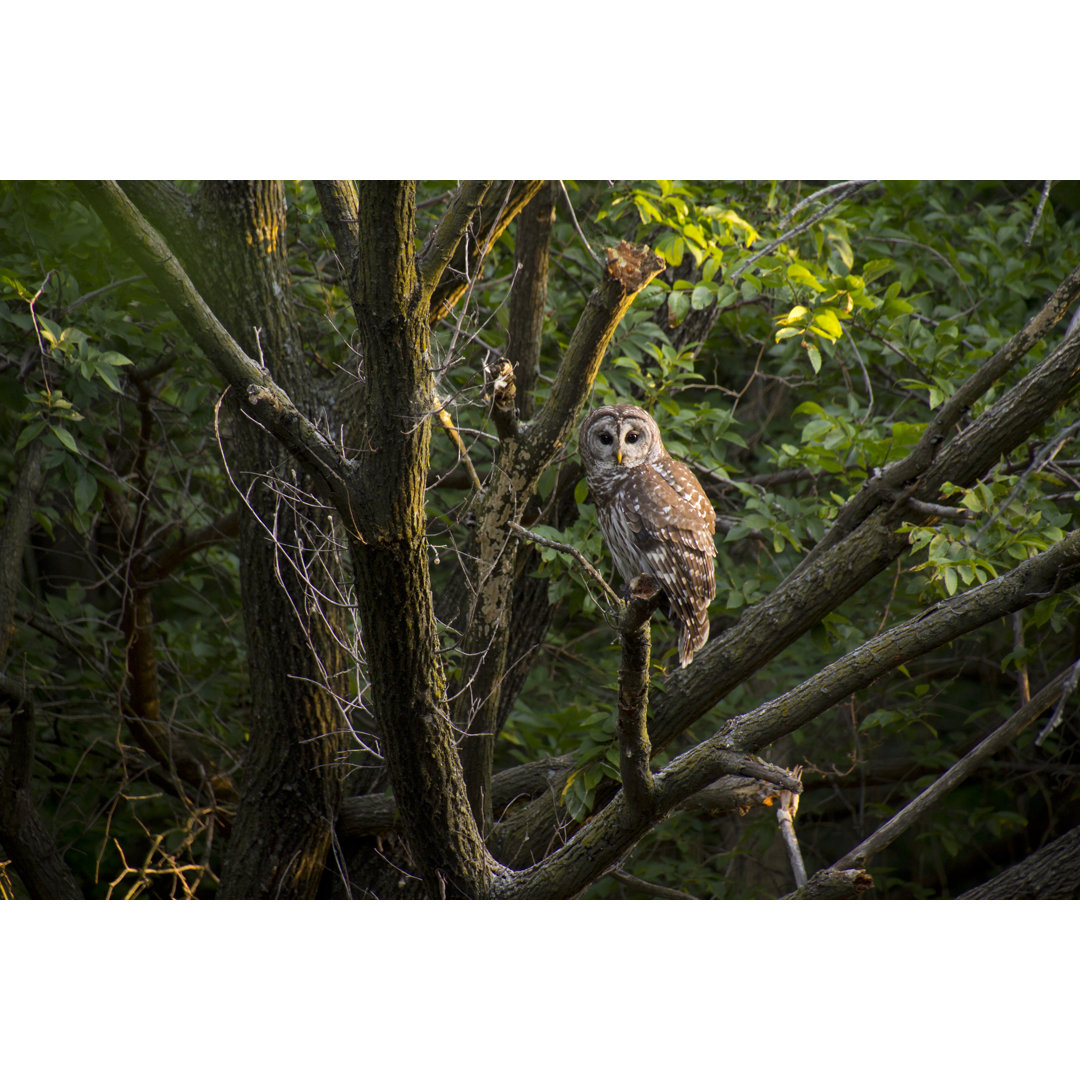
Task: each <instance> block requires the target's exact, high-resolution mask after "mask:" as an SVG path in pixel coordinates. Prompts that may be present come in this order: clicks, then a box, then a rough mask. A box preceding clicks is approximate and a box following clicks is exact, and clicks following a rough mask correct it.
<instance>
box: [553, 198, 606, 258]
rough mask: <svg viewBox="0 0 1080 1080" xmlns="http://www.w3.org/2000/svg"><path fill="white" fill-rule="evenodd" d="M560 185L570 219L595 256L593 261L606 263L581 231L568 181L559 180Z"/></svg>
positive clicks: (587, 249) (586, 247) (586, 248)
mask: <svg viewBox="0 0 1080 1080" xmlns="http://www.w3.org/2000/svg"><path fill="white" fill-rule="evenodd" d="M559 187H561V188H562V193H563V198H565V199H566V208H567V210H569V211H570V220H571V221H572V222H573V223H574V229H575V231H576V232H577V234H578V237H579V239H580V240H581V242H582V243H583V244H584V245H585V250H586V251H587V252H588V253H589V254H590V255H591V256H592V257H593V262H596V263H599V264H600V265H601V266H603V265H604V260H603V259H601V258H600V256H599V255H597V254H596V252H595V251H593V249H592V248H591V247H589V241H588V240H586V239H585V234H584V233H583V232H582V231H581V226H580V225H579V224H578V219H577V214H575V213H574V204H573V203H572V202H571V201H570V192H569V191H567V190H566V183H565V181H563V180H560V181H559Z"/></svg>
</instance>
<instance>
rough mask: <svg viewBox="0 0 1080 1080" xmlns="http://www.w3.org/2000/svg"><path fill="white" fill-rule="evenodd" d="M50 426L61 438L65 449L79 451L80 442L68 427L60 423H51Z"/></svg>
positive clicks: (75, 452)
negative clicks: (76, 440) (78, 442)
mask: <svg viewBox="0 0 1080 1080" xmlns="http://www.w3.org/2000/svg"><path fill="white" fill-rule="evenodd" d="M49 428H50V429H51V431H52V433H53V434H54V435H55V436H56V437H57V438H58V439H59V440H60V444H61V445H62V446H63V447H64V449H65V450H70V451H71V453H73V454H77V453H79V447H78V444H77V443H76V442H75V436H74V435H72V434H71V432H70V431H68V429H67V428H64V427H60V426H59V425H58V424H50V425H49Z"/></svg>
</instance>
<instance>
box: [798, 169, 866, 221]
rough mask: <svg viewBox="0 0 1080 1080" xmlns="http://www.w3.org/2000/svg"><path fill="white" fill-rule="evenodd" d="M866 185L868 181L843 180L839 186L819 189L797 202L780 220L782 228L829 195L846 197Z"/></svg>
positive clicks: (834, 185)
mask: <svg viewBox="0 0 1080 1080" xmlns="http://www.w3.org/2000/svg"><path fill="white" fill-rule="evenodd" d="M866 183H867V181H865V180H843V181H841V182H840V183H839V184H829V186H828V187H823V188H820V189H818V190H817V191H815V192H814V193H813V194H812V195H807V196H806V198H805V199H802V200H801V201H799V202H797V203H796V204H795V205H794V206H793V207H792V208H791V209H790V210H789V211H788V212H787V213H786V214H785V215H784V216H783V217H782V218H781V219H780V222H779V225H780V228H783V227H784V226H785V225H786V224H787V223H788V222H789V221H794V220H795V218H796V216H797V215H798V214H800V213H801V212H802V211H803V210H805V209H806V208H807V207H808V206H809V205H810V204H811V203H815V202H817V201H818V200H819V199H824V198H825V197H826V196H827V195H837V196H838V197H841V196H846V195H847V194H849V193H850V192H852V191H858V190H859V188H861V187H865V186H866Z"/></svg>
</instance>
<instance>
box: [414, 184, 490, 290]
mask: <svg viewBox="0 0 1080 1080" xmlns="http://www.w3.org/2000/svg"><path fill="white" fill-rule="evenodd" d="M491 185H492V181H491V180H467V181H466V182H465V183H463V184H459V185H458V189H457V191H455V192H454V195H453V198H452V199H451V200H450V205H449V206H448V207H447V209H446V213H445V214H443V216H442V217H441V218H440V219H439V223H438V225H436V226H435V228H434V230H433V231H432V233H431V235H430V236H429V237H428V239H427V242H426V243H425V244H424V249H423V251H422V252H421V254H420V266H419V272H420V289H421V295H422V296H423V298H424V300H425V301H427V300H429V299H430V298H431V296H432V294H433V293H434V292H435V288H436V286H437V285H438V284H439V281H440V279H441V278H442V276H443V274H444V273H445V271H446V268H447V267H448V266H449V265H450V260H451V259H452V258H453V257H454V252H455V251H457V248H458V245H459V244H460V243H461V241H462V240H463V239H464V238H465V235H466V233H467V231H468V229H469V226H470V224H472V221H473V219H474V218H475V217H476V215H477V214H478V213H479V211H480V207H481V206H482V205H483V202H484V196H485V195H486V194H487V193H488V190H489V189H490V188H491Z"/></svg>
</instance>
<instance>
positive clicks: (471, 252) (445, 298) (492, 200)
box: [429, 180, 544, 325]
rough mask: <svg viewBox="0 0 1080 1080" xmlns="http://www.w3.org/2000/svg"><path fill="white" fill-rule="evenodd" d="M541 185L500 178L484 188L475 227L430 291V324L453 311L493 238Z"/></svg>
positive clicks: (502, 230)
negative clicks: (486, 188)
mask: <svg viewBox="0 0 1080 1080" xmlns="http://www.w3.org/2000/svg"><path fill="white" fill-rule="evenodd" d="M543 184H544V181H543V180H501V181H499V182H498V183H496V184H493V185H492V186H491V187H490V188H488V190H487V192H486V193H485V196H484V199H483V205H482V207H481V209H480V213H479V218H478V220H477V221H476V224H475V227H474V228H473V229H472V230H471V232H470V234H469V236H468V237H464V238H463V242H462V243H459V244H458V246H457V248H456V249H455V251H454V253H453V257H452V258H451V259H450V261H449V263H448V264H447V265H446V267H445V270H444V272H443V275H442V278H441V280H440V281H439V282H438V284H437V285H436V286H435V288H434V290H433V291H432V293H431V307H430V314H429V321H430V323H431V325H434V324H435V323H437V322H438V321H439V320H440V319H442V318H444V317H445V316H446V315H448V314H449V313H450V311H452V310H453V308H454V305H455V304H456V303H457V302H458V301H459V300H460V299H461V297H462V296H464V294H465V291H466V290H467V289H468V287H469V282H470V281H472V280H474V279H475V277H476V275H477V273H478V272H479V270H480V265H481V263H482V262H483V261H484V258H485V256H486V255H487V253H488V252H489V251H490V250H491V249H492V248H493V247H494V246H495V241H496V240H498V239H499V237H500V236H502V234H503V233H504V232H505V231H506V229H507V227H508V226H509V225H510V222H512V221H513V220H514V218H515V217H517V215H518V214H519V213H520V212H521V210H522V209H523V208H524V207H525V206H527V205H528V203H529V200H530V199H531V198H532V197H533V196H534V195H535V194H536V193H537V192H538V191H539V190H540V188H541V187H542V186H543Z"/></svg>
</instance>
